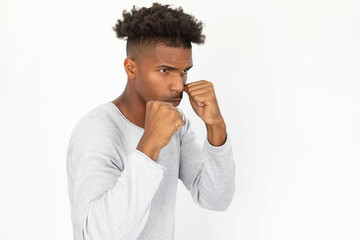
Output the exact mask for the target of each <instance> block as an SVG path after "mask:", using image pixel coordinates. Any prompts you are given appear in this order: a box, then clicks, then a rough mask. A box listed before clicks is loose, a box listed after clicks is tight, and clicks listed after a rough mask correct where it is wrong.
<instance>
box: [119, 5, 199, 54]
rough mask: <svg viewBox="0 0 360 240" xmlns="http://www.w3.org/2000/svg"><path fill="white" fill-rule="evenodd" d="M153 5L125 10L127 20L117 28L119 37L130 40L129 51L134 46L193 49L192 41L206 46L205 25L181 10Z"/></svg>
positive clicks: (120, 22)
mask: <svg viewBox="0 0 360 240" xmlns="http://www.w3.org/2000/svg"><path fill="white" fill-rule="evenodd" d="M169 6H170V5H168V4H166V5H161V4H160V3H157V2H155V3H153V4H152V6H151V7H149V8H146V7H142V8H140V9H137V8H136V7H135V6H133V8H132V10H131V11H130V12H127V11H126V10H123V18H124V19H123V20H120V19H119V20H117V24H116V25H115V26H114V27H113V30H114V31H115V32H116V35H117V37H118V38H120V39H121V38H123V39H126V40H127V45H126V51H127V53H128V51H129V48H130V47H131V46H134V45H136V46H152V47H153V46H157V45H159V44H164V45H166V46H170V47H183V48H191V42H193V43H196V44H203V43H204V42H205V35H203V34H202V33H201V32H202V29H203V23H202V22H201V21H198V20H197V19H195V18H194V16H192V15H189V14H187V13H184V12H183V9H182V8H181V7H178V8H175V9H172V8H169Z"/></svg>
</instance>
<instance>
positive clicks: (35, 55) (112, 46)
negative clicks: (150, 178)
mask: <svg viewBox="0 0 360 240" xmlns="http://www.w3.org/2000/svg"><path fill="white" fill-rule="evenodd" d="M161 2H163V1H161ZM163 3H165V2H163ZM167 3H173V4H174V7H178V6H182V7H183V9H184V11H185V12H187V13H190V14H193V15H194V16H195V17H196V18H197V19H199V20H202V21H203V22H204V23H205V27H204V34H205V35H206V36H207V39H206V43H205V45H201V46H197V45H194V46H193V61H194V67H193V69H191V70H190V72H189V78H188V82H192V81H197V80H201V79H206V80H208V81H211V82H213V83H214V86H215V92H216V95H217V97H218V102H219V104H220V107H221V111H222V114H223V116H224V119H225V121H226V123H227V130H228V133H229V135H230V136H231V138H232V143H233V154H234V159H235V162H236V191H235V196H234V199H233V202H232V204H231V206H230V207H229V208H228V209H227V210H226V211H225V212H214V211H209V210H205V209H202V208H200V207H198V206H197V205H196V204H195V203H194V202H193V201H192V199H191V196H190V193H189V192H188V191H187V190H186V189H185V187H184V186H183V184H182V182H181V181H179V187H178V189H179V190H178V198H177V207H176V211H177V215H176V239H178V240H181V239H207V240H214V239H231V240H235V239H236V240H238V239H246V240H255V239H274V240H275V239H276V240H278V239H281V240H282V239H284V240H285V239H286V240H287V239H292V240H293V239H360V227H359V226H360V186H359V185H360V174H359V172H360V163H359V160H360V151H359V150H360V137H359V135H360V127H359V123H360V44H359V43H360V14H359V12H360V2H359V1H356V0H353V1H351V0H341V1H340V0H337V1H335V0H303V1H285V0H263V1H261V0H251V1H250V0H248V1H239V0H238V1H229V0H222V1H169V2H167ZM133 4H135V5H137V6H140V7H141V6H151V2H150V1H146V2H144V1H120V0H118V1H100V0H99V1H93V0H87V1H85V0H77V1H74V0H71V1H70V0H63V1H54V0H53V1H50V0H34V1H26V0H1V2H0V114H1V117H0V161H1V162H0V164H1V165H0V194H1V195H0V239H4V240H7V239H37V240H40V239H59V240H60V239H61V240H63V239H72V226H71V219H70V204H69V200H68V192H67V181H66V167H65V163H66V150H67V144H68V140H69V137H70V133H71V131H72V129H73V127H74V125H75V123H76V122H77V121H78V120H79V118H80V117H81V116H83V115H84V114H85V113H87V112H88V111H90V110H91V109H93V108H94V107H95V106H97V105H99V104H102V103H104V102H106V101H111V100H113V99H115V98H116V97H117V96H119V95H120V94H121V93H122V90H123V88H124V86H125V83H126V75H125V71H124V69H123V60H124V59H125V41H123V40H120V39H117V38H116V36H115V32H114V31H113V30H112V27H113V26H114V25H115V24H116V20H117V19H119V18H122V10H123V9H130V8H131V7H132V6H133ZM179 107H180V108H181V109H183V110H184V111H185V112H186V113H187V116H189V118H190V119H191V120H192V122H193V126H194V127H195V129H194V130H195V131H196V133H197V134H198V137H199V138H198V140H199V143H202V142H203V140H204V139H205V136H206V129H205V126H204V124H203V123H202V121H201V119H199V118H198V117H197V116H196V115H195V114H194V113H193V111H192V109H191V106H190V104H189V101H188V99H187V95H186V94H185V95H184V100H183V101H182V103H181V104H180V106H179Z"/></svg>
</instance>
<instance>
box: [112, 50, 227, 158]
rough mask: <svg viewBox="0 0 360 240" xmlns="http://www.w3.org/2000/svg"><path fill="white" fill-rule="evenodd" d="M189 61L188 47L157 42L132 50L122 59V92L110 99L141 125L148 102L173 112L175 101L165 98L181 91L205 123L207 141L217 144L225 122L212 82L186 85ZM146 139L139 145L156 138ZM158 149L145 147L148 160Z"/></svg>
mask: <svg viewBox="0 0 360 240" xmlns="http://www.w3.org/2000/svg"><path fill="white" fill-rule="evenodd" d="M192 64H193V63H192V51H191V49H190V48H182V47H168V46H164V45H159V46H157V47H142V48H141V49H139V48H137V49H136V50H135V49H132V50H130V51H129V53H128V57H127V58H126V59H125V61H124V68H125V71H126V73H127V75H128V82H127V85H126V87H125V89H124V92H123V93H122V94H121V95H120V96H119V97H118V98H117V99H115V100H113V101H112V102H113V103H114V104H115V105H116V106H117V107H118V108H119V110H120V111H121V112H122V113H123V114H124V115H125V117H126V118H127V119H129V121H131V122H132V123H134V124H135V125H137V126H139V127H141V128H145V126H146V124H145V117H146V110H147V108H146V107H147V103H148V102H149V101H154V100H155V101H161V102H166V103H167V104H168V105H169V108H172V109H173V110H174V111H177V109H176V104H174V103H171V102H168V101H170V100H172V99H176V98H180V99H181V98H182V97H183V92H185V93H187V95H188V97H189V101H190V103H191V106H192V108H193V109H194V111H195V112H196V114H197V115H198V116H199V117H200V118H201V119H202V120H203V121H204V123H205V125H206V129H207V136H208V140H209V142H210V144H212V145H214V146H221V145H223V144H224V143H225V141H226V125H225V122H224V119H223V117H222V116H221V113H220V109H219V106H218V104H217V100H216V96H215V91H214V87H213V84H212V83H211V82H208V81H205V80H201V81H196V82H192V83H188V84H186V82H187V72H188V70H189V69H190V68H191V67H192ZM179 114H180V113H179ZM145 130H146V128H145ZM174 131H175V130H174ZM149 132H150V131H149ZM150 139H151V140H150ZM147 140H148V141H147V143H146V144H145V140H144V144H143V146H145V145H149V144H150V143H151V144H153V142H154V140H155V141H156V138H155V137H152V138H151V137H149V136H147ZM139 145H141V140H140V142H139ZM163 145H164V144H163ZM162 147H163V146H162ZM160 150H161V147H154V148H152V149H147V151H148V152H147V153H148V155H149V156H150V155H151V156H152V159H156V158H157V154H158V152H159V151H160ZM143 152H145V149H144V151H143Z"/></svg>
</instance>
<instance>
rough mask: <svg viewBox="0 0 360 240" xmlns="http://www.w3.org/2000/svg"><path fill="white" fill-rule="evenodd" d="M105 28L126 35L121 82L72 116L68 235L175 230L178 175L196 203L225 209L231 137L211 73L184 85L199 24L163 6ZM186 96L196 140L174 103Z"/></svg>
mask: <svg viewBox="0 0 360 240" xmlns="http://www.w3.org/2000/svg"><path fill="white" fill-rule="evenodd" d="M123 17H124V19H123V20H118V22H117V24H116V26H115V27H114V30H115V31H116V33H117V36H118V37H119V38H127V47H126V52H127V58H126V59H125V61H124V68H125V71H126V73H127V76H128V78H127V85H126V87H125V90H124V92H123V93H122V94H121V95H120V96H119V97H118V98H116V99H115V100H113V101H111V102H107V103H104V104H101V105H99V106H98V107H96V108H94V109H93V110H92V111H90V112H89V113H88V114H86V115H85V116H84V117H83V118H82V119H80V121H79V122H78V123H77V124H76V126H75V128H74V130H73V132H72V135H71V139H70V142H69V146H68V153H67V173H68V186H69V196H70V203H71V214H72V215H71V217H72V223H73V232H74V239H75V240H80V239H83V240H85V239H86V240H90V239H102V240H106V239H134V240H135V239H149V240H150V239H151V240H153V239H157V240H165V239H166V240H169V239H174V227H175V222H174V221H175V201H176V192H177V183H178V179H181V181H182V182H183V184H184V185H185V186H186V188H187V189H188V190H189V191H190V193H191V195H192V198H193V200H194V202H195V203H196V204H198V205H199V206H201V207H203V208H206V209H210V210H215V211H224V210H226V209H227V208H228V206H229V205H230V203H231V201H232V198H233V195H234V191H235V164H234V161H233V156H232V147H231V142H230V138H229V136H228V135H227V132H226V126H225V122H224V119H223V117H222V116H221V113H220V109H219V106H218V103H217V100H216V96H215V91H214V86H213V84H211V82H208V81H205V80H201V81H195V82H192V83H188V84H186V81H187V72H188V70H189V69H190V68H191V67H192V65H193V63H192V55H191V54H192V53H191V42H193V43H199V44H201V43H203V42H204V39H205V37H204V35H202V34H201V31H202V23H201V22H198V21H197V20H196V19H194V18H193V16H191V15H188V14H186V13H184V12H183V10H182V8H181V7H180V8H177V9H172V8H169V5H160V4H158V3H154V4H153V5H152V7H150V8H141V9H136V8H135V7H134V8H133V9H132V11H131V12H126V11H124V12H123ZM183 92H185V93H186V95H188V97H189V101H190V103H191V106H192V108H193V109H194V111H195V113H196V114H197V115H198V116H199V117H200V118H201V119H202V120H203V121H204V123H205V125H206V130H207V138H206V139H205V141H204V144H203V146H202V148H201V147H200V146H199V145H198V144H196V142H195V138H196V135H195V134H194V131H193V130H192V128H191V125H190V121H189V119H187V118H186V116H185V115H184V113H183V112H182V111H181V110H180V109H179V108H177V107H176V106H178V105H179V103H180V100H181V99H182V97H183Z"/></svg>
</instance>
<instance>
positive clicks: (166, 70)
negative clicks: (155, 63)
mask: <svg viewBox="0 0 360 240" xmlns="http://www.w3.org/2000/svg"><path fill="white" fill-rule="evenodd" d="M168 71H169V69H167V68H162V69H160V72H162V73H167V72H168Z"/></svg>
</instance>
